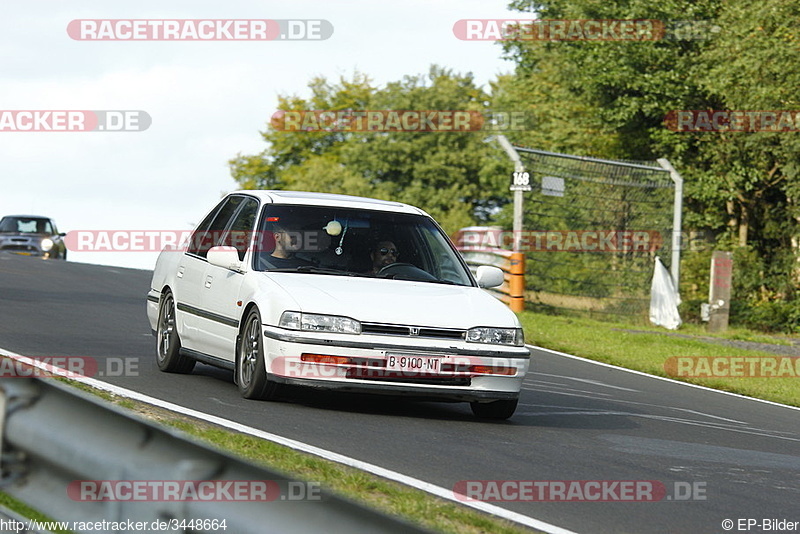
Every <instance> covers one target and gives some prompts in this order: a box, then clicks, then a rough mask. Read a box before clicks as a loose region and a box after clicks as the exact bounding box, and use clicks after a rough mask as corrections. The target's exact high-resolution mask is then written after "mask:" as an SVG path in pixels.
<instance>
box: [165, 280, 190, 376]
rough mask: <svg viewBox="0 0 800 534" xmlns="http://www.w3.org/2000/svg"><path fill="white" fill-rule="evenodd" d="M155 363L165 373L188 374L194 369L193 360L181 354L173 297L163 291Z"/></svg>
mask: <svg viewBox="0 0 800 534" xmlns="http://www.w3.org/2000/svg"><path fill="white" fill-rule="evenodd" d="M157 328H158V330H157V345H156V363H158V368H159V369H161V370H162V371H164V372H165V373H180V374H188V373H191V372H192V369H194V364H195V361H194V360H193V359H192V358H189V357H187V356H183V355H181V339H180V337H178V328H177V321H176V319H175V298H174V297H173V296H172V293H171V292H170V291H165V292H164V295H163V296H162V297H161V304H160V305H159V307H158V326H157Z"/></svg>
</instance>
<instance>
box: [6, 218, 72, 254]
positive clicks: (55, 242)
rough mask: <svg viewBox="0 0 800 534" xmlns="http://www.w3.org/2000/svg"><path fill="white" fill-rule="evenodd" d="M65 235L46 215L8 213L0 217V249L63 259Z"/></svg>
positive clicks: (65, 249)
mask: <svg viewBox="0 0 800 534" xmlns="http://www.w3.org/2000/svg"><path fill="white" fill-rule="evenodd" d="M65 235H66V234H63V233H59V231H58V229H57V228H56V223H55V222H54V221H53V220H52V219H50V218H48V217H40V216H38V215H8V216H6V217H3V218H2V219H0V251H9V252H14V253H16V254H24V255H26V256H41V257H43V258H48V259H62V260H65V259H67V247H66V245H65V244H64V240H63V237H64V236H65Z"/></svg>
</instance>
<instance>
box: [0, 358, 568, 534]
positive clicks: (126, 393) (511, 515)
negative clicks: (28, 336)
mask: <svg viewBox="0 0 800 534" xmlns="http://www.w3.org/2000/svg"><path fill="white" fill-rule="evenodd" d="M0 355H3V356H8V357H9V358H13V359H15V360H19V361H21V362H24V363H27V364H29V365H34V366H36V367H41V366H42V365H46V364H43V362H39V361H37V360H35V359H33V358H29V357H26V356H22V355H21V354H16V353H14V352H10V351H7V350H5V349H3V348H0ZM50 369H51V370H52V366H50ZM70 380H75V381H76V382H81V383H83V384H86V385H88V386H92V387H95V388H97V389H102V390H104V391H108V392H110V393H113V394H115V395H119V396H121V397H127V398H130V399H134V400H138V401H141V402H144V403H147V404H151V405H153V406H158V407H159V408H164V409H165V410H170V411H172V412H176V413H180V414H183V415H187V416H189V417H194V418H196V419H201V420H203V421H207V422H209V423H212V424H215V425H219V426H222V427H225V428H229V429H231V430H235V431H237V432H241V433H243V434H249V435H251V436H254V437H257V438H260V439H265V440H267V441H271V442H273V443H278V444H279V445H284V446H286V447H289V448H291V449H295V450H298V451H302V452H306V453H309V454H313V455H315V456H319V457H321V458H324V459H326V460H330V461H332V462H336V463H339V464H343V465H346V466H349V467H354V468H356V469H361V470H362V471H367V472H368V473H372V474H373V475H377V476H379V477H383V478H387V479H389V480H394V481H395V482H399V483H401V484H405V485H407V486H411V487H412V488H416V489H419V490H422V491H425V492H427V493H430V494H432V495H435V496H437V497H441V498H442V499H446V500H449V501H453V502H456V503H459V504H462V505H464V506H468V507H470V508H474V509H476V510H480V511H482V512H485V513H487V514H490V515H493V516H496V517H500V518H502V519H507V520H509V521H513V522H515V523H519V524H521V525H525V526H528V527H531V528H535V529H538V530H541V531H542V532H546V533H547V534H577V533H575V532H573V531H571V530H567V529H565V528H561V527H559V526H556V525H551V524H550V523H545V522H544V521H540V520H538V519H534V518H533V517H528V516H526V515H522V514H519V513H517V512H512V511H510V510H506V509H504V508H500V507H499V506H495V505H493V504H489V503H487V502H480V501H470V500H466V499H467V497H465V496H463V495H459V494H456V493H455V492H453V491H452V490H448V489H447V488H443V487H441V486H436V485H435V484H430V483H428V482H425V481H424V480H419V479H416V478H413V477H410V476H407V475H404V474H402V473H398V472H396V471H391V470H389V469H386V468H383V467H380V466H377V465H375V464H370V463H367V462H362V461H361V460H356V459H355V458H350V457H349V456H344V455H343V454H339V453H336V452H332V451H328V450H326V449H321V448H319V447H315V446H313V445H309V444H308V443H303V442H302V441H297V440H293V439H289V438H285V437H283V436H278V435H277V434H271V433H269V432H265V431H263V430H259V429H257V428H252V427H249V426H245V425H243V424H240V423H236V422H234V421H229V420H227V419H223V418H222V417H217V416H215V415H211V414H207V413H203V412H199V411H197V410H192V409H191V408H186V407H184V406H180V405H177V404H173V403H171V402H168V401H164V400H161V399H157V398H155V397H150V396H149V395H145V394H143V393H139V392H138V391H132V390H130V389H125V388H121V387H119V386H115V385H113V384H108V383H106V382H102V381H100V380H95V379H93V378H89V377H85V376H77V377H72V376H71V377H70ZM458 497H462V498H463V499H465V500H461V499H459V498H458Z"/></svg>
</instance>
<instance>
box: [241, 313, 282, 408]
mask: <svg viewBox="0 0 800 534" xmlns="http://www.w3.org/2000/svg"><path fill="white" fill-rule="evenodd" d="M264 349H265V347H264V338H263V336H262V334H261V315H260V314H259V313H258V309H256V308H253V309H252V310H251V311H250V313H249V314H248V315H247V320H246V321H245V323H244V328H243V329H242V334H241V336H240V338H239V346H238V348H237V352H238V353H237V355H236V385H238V386H239V393H241V394H242V397H244V398H245V399H254V400H270V399H274V398H275V397H276V396H277V394H278V390H279V384H277V383H275V382H273V381H271V380H270V379H269V377H268V376H267V369H266V363H265V360H266V353H265V350H264Z"/></svg>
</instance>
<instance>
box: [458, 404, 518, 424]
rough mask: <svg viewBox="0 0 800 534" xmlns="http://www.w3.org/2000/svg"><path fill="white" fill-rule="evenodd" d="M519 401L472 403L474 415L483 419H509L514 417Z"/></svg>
mask: <svg viewBox="0 0 800 534" xmlns="http://www.w3.org/2000/svg"><path fill="white" fill-rule="evenodd" d="M517 403H519V399H512V400H496V401H492V402H471V403H469V406H470V408H472V413H473V414H475V416H477V417H480V418H481V419H495V420H503V419H508V418H509V417H511V416H512V415H514V411H516V409H517Z"/></svg>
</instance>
